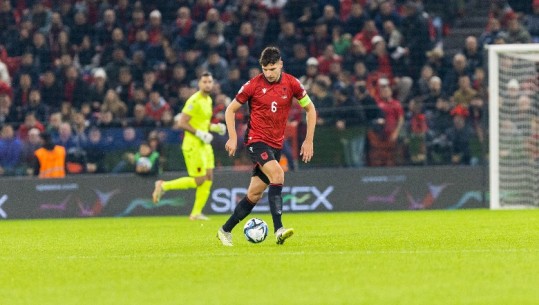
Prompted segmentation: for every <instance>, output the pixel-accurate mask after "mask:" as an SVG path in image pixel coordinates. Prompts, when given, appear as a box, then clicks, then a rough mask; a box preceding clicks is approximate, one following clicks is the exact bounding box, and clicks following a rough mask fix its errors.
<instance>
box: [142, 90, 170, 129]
mask: <svg viewBox="0 0 539 305" xmlns="http://www.w3.org/2000/svg"><path fill="white" fill-rule="evenodd" d="M145 106H146V115H147V116H148V117H149V118H151V119H153V120H154V121H155V122H159V120H161V116H162V114H163V112H164V111H165V110H169V109H170V105H169V104H168V103H167V101H166V100H165V99H164V98H163V97H161V93H160V92H159V91H158V90H157V89H152V90H151V91H150V94H149V99H148V102H147V103H146V105H145Z"/></svg>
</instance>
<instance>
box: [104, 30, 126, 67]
mask: <svg viewBox="0 0 539 305" xmlns="http://www.w3.org/2000/svg"><path fill="white" fill-rule="evenodd" d="M111 35H112V36H111V42H110V43H108V44H107V45H105V46H104V48H103V52H102V53H101V62H102V63H103V64H106V63H109V62H110V61H111V60H112V53H113V52H114V50H115V49H122V50H124V53H125V54H129V45H128V44H127V40H126V38H125V35H124V31H123V30H122V28H119V27H117V28H114V29H113V30H112V33H111Z"/></svg>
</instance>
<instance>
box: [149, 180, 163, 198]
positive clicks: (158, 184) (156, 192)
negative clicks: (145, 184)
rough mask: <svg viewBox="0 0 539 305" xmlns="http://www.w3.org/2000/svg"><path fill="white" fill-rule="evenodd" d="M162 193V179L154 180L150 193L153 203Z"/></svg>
mask: <svg viewBox="0 0 539 305" xmlns="http://www.w3.org/2000/svg"><path fill="white" fill-rule="evenodd" d="M163 194H165V191H163V180H157V181H155V187H154V189H153V193H152V199H153V203H154V204H156V203H158V202H159V200H161V196H163Z"/></svg>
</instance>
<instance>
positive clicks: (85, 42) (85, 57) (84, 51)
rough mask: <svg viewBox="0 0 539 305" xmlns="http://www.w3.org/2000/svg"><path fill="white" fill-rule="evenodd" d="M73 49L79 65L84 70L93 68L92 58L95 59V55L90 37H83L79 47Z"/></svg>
mask: <svg viewBox="0 0 539 305" xmlns="http://www.w3.org/2000/svg"><path fill="white" fill-rule="evenodd" d="M74 49H75V50H76V56H77V58H78V60H79V64H80V65H81V67H82V68H83V69H84V70H86V71H89V70H91V69H92V68H94V67H93V66H94V62H95V60H94V58H96V55H95V54H94V46H93V44H92V40H91V38H90V36H88V35H87V36H84V37H83V38H82V42H81V44H80V46H79V47H76V46H74Z"/></svg>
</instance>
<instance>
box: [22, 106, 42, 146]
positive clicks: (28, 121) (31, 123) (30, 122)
mask: <svg viewBox="0 0 539 305" xmlns="http://www.w3.org/2000/svg"><path fill="white" fill-rule="evenodd" d="M32 128H37V129H39V131H41V132H43V131H45V127H44V126H43V124H42V123H41V122H39V121H38V120H37V118H36V115H35V113H33V112H28V113H26V114H25V116H24V122H23V123H22V124H21V125H20V126H19V129H18V130H17V137H18V138H19V139H21V140H22V141H26V140H27V139H28V131H29V130H30V129H32Z"/></svg>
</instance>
